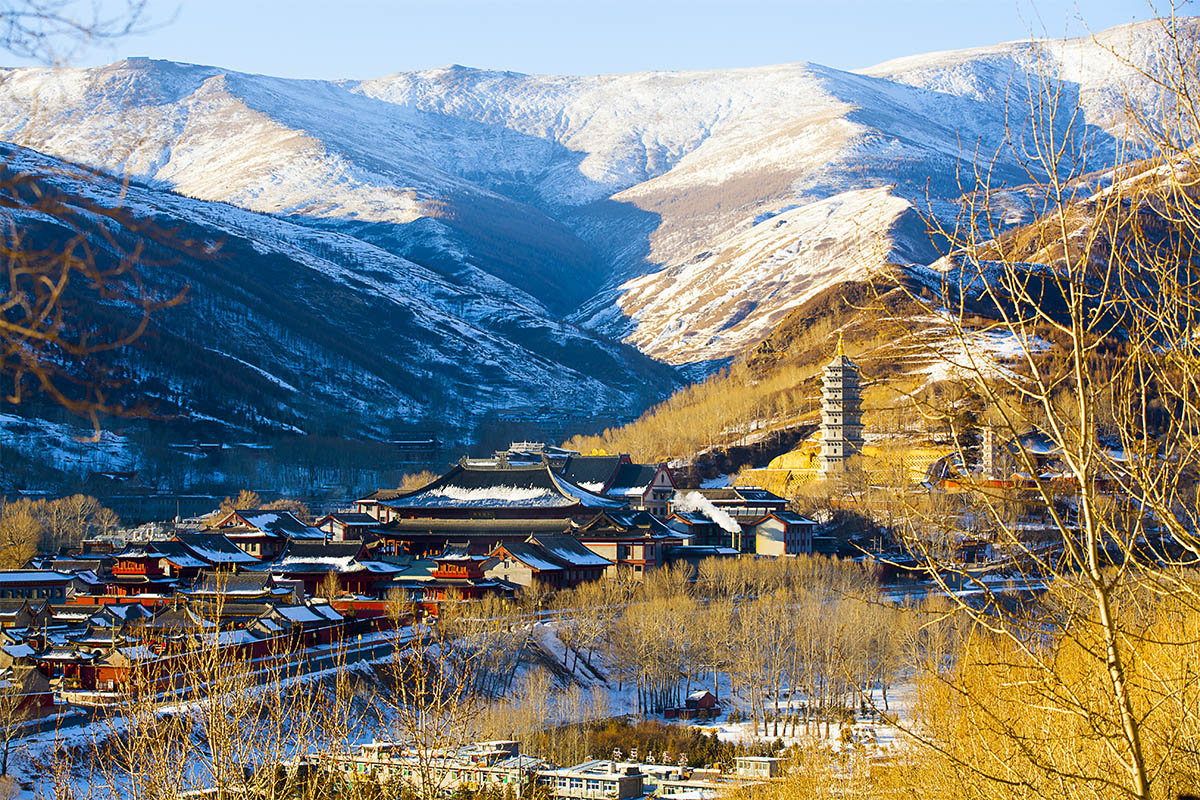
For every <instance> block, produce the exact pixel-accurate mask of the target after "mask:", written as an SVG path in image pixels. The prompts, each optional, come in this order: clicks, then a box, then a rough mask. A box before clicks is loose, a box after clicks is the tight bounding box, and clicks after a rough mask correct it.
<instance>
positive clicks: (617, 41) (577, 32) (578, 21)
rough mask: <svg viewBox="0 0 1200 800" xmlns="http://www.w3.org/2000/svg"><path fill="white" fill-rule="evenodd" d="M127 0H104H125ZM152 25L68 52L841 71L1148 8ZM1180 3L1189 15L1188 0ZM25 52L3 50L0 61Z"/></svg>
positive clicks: (1066, 28) (792, 3)
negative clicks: (801, 65) (796, 66)
mask: <svg viewBox="0 0 1200 800" xmlns="http://www.w3.org/2000/svg"><path fill="white" fill-rule="evenodd" d="M120 1H121V0H101V2H113V3H118V4H119V3H120ZM149 4H150V5H149V15H150V20H151V21H152V23H153V24H150V25H149V26H148V30H145V31H142V32H140V33H137V34H134V35H131V36H128V37H125V38H123V39H120V40H118V41H116V42H113V43H106V44H104V45H97V46H91V47H84V48H81V49H77V50H76V51H75V52H74V53H73V54H72V56H71V57H70V59H69V62H70V63H72V64H75V65H80V66H88V65H94V64H102V63H107V62H110V61H115V60H117V59H119V58H124V57H126V56H149V57H151V58H163V59H169V60H173V61H186V62H192V63H199V64H210V65H216V66H221V67H225V68H227V69H232V70H238V71H242V72H256V73H263V74H268V75H276V76H283V77H297V78H368V77H376V76H381V75H387V74H390V73H393V72H399V71H402V70H411V69H423V68H428V67H436V66H443V65H447V64H463V65H466V66H471V67H483V68H489V69H503V70H513V71H516V72H529V73H555V74H572V75H585V74H602V73H614V72H634V71H641V70H656V69H659V70H678V69H683V70H691V69H719V68H729V67H745V66H761V65H766V64H780V63H787V62H794V61H813V62H816V63H820V64H825V65H827V66H831V67H836V68H840V69H855V68H860V67H866V66H870V65H872V64H876V63H879V62H881V61H886V60H887V59H890V58H895V57H898V56H904V55H912V54H916V53H925V52H930V51H934V50H947V49H957V48H962V47H973V46H980V45H989V44H995V43H997V42H1003V41H1010V40H1013V39H1023V38H1027V37H1028V36H1029V35H1030V33H1031V32H1033V33H1034V34H1035V35H1047V36H1064V35H1086V34H1087V33H1088V32H1095V31H1100V30H1103V29H1105V28H1108V27H1112V26H1113V25H1120V24H1124V23H1127V22H1130V21H1133V20H1143V19H1148V18H1150V17H1151V16H1152V12H1151V9H1150V6H1149V5H1148V4H1147V2H1146V0H1037V2H1036V3H1031V2H1030V1H1029V0H721V1H718V0H587V1H586V2H585V1H584V0H503V1H502V0H420V1H419V2H418V1H416V0H149ZM1185 11H1186V12H1187V13H1196V11H1195V8H1194V7H1193V6H1192V5H1190V4H1189V6H1187V7H1185ZM14 62H15V63H28V62H21V61H19V60H17V59H14V58H12V57H10V58H9V59H8V63H10V64H11V63H14Z"/></svg>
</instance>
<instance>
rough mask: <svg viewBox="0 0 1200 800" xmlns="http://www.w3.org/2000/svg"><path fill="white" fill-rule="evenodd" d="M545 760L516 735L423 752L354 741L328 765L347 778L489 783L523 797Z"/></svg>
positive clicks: (449, 785)
mask: <svg viewBox="0 0 1200 800" xmlns="http://www.w3.org/2000/svg"><path fill="white" fill-rule="evenodd" d="M548 766H549V765H548V764H547V763H546V762H545V761H542V760H541V759H537V758H533V757H531V756H524V755H521V752H520V745H519V743H517V742H515V741H494V742H477V743H475V744H472V745H468V746H467V747H463V748H460V749H458V750H456V751H445V752H440V751H439V752H430V753H428V754H426V755H424V756H422V754H420V753H418V752H417V751H415V750H413V749H412V748H410V747H408V746H406V745H403V744H398V743H393V742H376V743H370V744H363V745H359V746H357V747H355V748H354V749H353V750H352V751H350V752H349V753H347V754H345V755H341V756H338V757H336V758H335V759H334V760H333V764H332V768H333V769H335V770H337V771H338V772H340V773H342V775H343V776H345V777H346V778H347V779H350V780H359V781H361V780H370V781H372V782H376V781H378V782H382V783H397V782H399V783H404V784H407V785H408V786H409V787H411V788H413V789H415V790H417V791H418V792H422V793H423V790H426V789H432V790H435V791H436V793H438V794H443V795H447V796H448V795H451V794H454V793H455V792H456V791H457V790H459V789H464V788H465V789H472V790H478V789H481V788H484V787H488V788H492V789H494V790H496V791H497V792H499V793H501V794H502V795H504V796H509V795H511V796H514V797H523V796H525V793H526V791H527V790H528V788H529V787H530V786H531V785H532V783H533V780H534V776H535V774H536V772H537V771H538V770H540V769H545V768H546V767H548Z"/></svg>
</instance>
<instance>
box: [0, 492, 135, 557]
mask: <svg viewBox="0 0 1200 800" xmlns="http://www.w3.org/2000/svg"><path fill="white" fill-rule="evenodd" d="M119 525H120V520H119V519H118V518H117V515H116V514H115V513H114V512H113V511H112V510H111V509H109V508H106V507H104V506H103V505H101V504H100V501H99V500H97V499H96V498H94V497H90V496H88V495H82V494H76V495H71V496H69V497H61V498H58V499H55V500H30V499H28V498H24V499H21V500H16V501H13V502H10V503H5V504H4V505H3V507H2V508H0V564H2V565H3V566H4V568H6V569H13V568H17V567H21V566H24V565H25V562H27V561H28V560H29V559H30V558H32V557H33V555H34V554H35V553H36V552H37V551H38V550H54V549H57V548H60V547H64V546H75V545H78V544H79V543H80V542H81V541H83V540H84V539H86V538H89V537H93V536H97V535H101V534H107V533H112V532H113V531H114V530H116V529H117V527H118V526H119Z"/></svg>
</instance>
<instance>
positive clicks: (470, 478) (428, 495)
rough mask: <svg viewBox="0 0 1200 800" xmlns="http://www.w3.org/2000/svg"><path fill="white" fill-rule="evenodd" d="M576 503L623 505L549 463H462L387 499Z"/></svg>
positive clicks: (442, 503) (417, 504) (410, 504)
mask: <svg viewBox="0 0 1200 800" xmlns="http://www.w3.org/2000/svg"><path fill="white" fill-rule="evenodd" d="M576 503H580V504H582V505H584V506H587V507H594V508H610V507H620V506H621V505H622V504H621V503H620V502H618V501H615V500H609V499H607V498H604V497H601V496H599V495H597V494H593V493H591V492H589V491H587V490H585V489H582V488H580V487H579V486H576V485H575V484H573V483H571V482H570V481H568V480H566V479H565V478H562V477H561V476H559V475H557V474H555V473H554V472H552V471H551V470H550V468H549V467H547V466H546V465H545V464H538V465H536V466H517V467H513V466H508V467H503V468H498V467H490V468H489V467H480V466H473V465H471V464H469V463H460V464H459V465H458V466H456V467H454V468H453V469H452V470H450V472H448V473H446V474H445V475H443V476H442V477H441V478H438V479H437V480H436V481H434V482H433V483H431V484H429V485H428V486H426V487H424V488H422V489H418V490H416V491H414V492H409V493H407V494H402V495H400V496H398V497H395V498H394V499H391V500H387V501H384V504H385V505H388V506H391V507H393V508H453V507H474V508H496V507H500V508H565V507H569V506H572V505H575V504H576Z"/></svg>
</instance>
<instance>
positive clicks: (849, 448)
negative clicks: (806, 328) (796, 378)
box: [820, 336, 863, 477]
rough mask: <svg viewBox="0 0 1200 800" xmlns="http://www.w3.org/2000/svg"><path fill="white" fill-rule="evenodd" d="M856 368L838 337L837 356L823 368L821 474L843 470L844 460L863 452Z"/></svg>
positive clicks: (860, 406)
mask: <svg viewBox="0 0 1200 800" xmlns="http://www.w3.org/2000/svg"><path fill="white" fill-rule="evenodd" d="M858 381H859V375H858V367H857V366H856V365H855V364H854V362H853V361H851V360H850V359H849V357H847V356H846V353H845V351H844V349H843V348H842V339H841V337H840V336H839V337H838V347H837V353H836V354H835V355H834V357H833V360H832V361H830V362H829V363H828V364H826V365H825V371H824V375H823V376H822V387H821V459H820V463H821V474H822V475H823V476H825V477H828V476H830V475H834V474H837V473H840V472H843V471H845V469H846V461H847V459H849V458H851V457H853V456H855V455H858V454H860V453H861V452H862V447H863V435H862V416H861V415H862V400H861V398H860V396H859V382H858Z"/></svg>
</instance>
